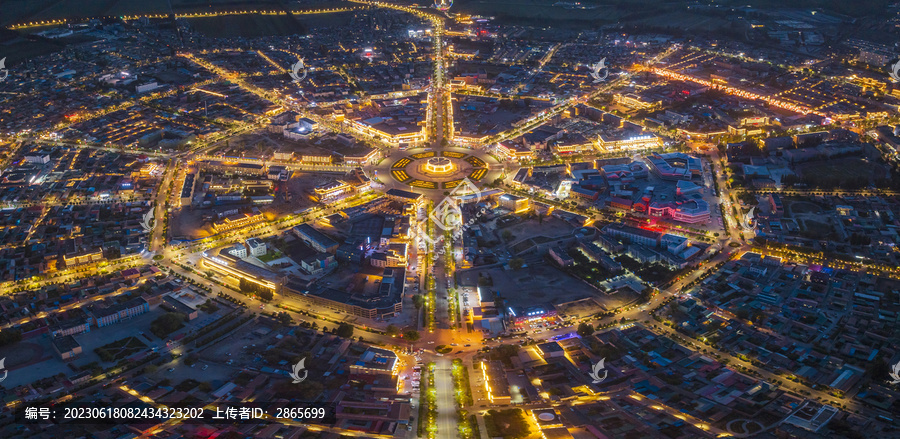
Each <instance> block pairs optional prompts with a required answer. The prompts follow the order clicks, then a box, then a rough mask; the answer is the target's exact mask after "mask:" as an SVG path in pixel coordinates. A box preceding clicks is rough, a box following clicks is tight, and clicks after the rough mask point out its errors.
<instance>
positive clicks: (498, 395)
mask: <svg viewBox="0 0 900 439" xmlns="http://www.w3.org/2000/svg"><path fill="white" fill-rule="evenodd" d="M481 375H482V377H483V378H484V387H485V390H487V394H488V399H489V400H490V401H491V402H492V403H494V404H509V401H510V397H511V395H510V392H509V381H508V380H507V379H506V370H504V369H503V363H502V362H500V361H482V362H481Z"/></svg>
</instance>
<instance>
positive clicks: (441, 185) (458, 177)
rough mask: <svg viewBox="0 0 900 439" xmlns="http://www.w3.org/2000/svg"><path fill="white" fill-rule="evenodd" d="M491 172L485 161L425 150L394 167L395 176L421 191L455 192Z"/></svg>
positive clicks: (392, 171) (469, 155) (392, 174)
mask: <svg viewBox="0 0 900 439" xmlns="http://www.w3.org/2000/svg"><path fill="white" fill-rule="evenodd" d="M487 172H488V164H487V163H486V162H485V161H484V160H482V159H481V158H479V157H477V156H475V155H473V154H467V153H463V152H457V151H425V152H420V153H416V154H409V155H407V156H404V157H401V158H400V159H399V160H397V161H395V162H394V163H393V164H392V165H391V176H392V177H394V179H395V180H397V181H399V182H400V183H403V184H406V185H409V186H412V187H416V188H421V189H453V188H455V187H457V186H459V184H460V183H462V182H463V180H465V179H469V181H471V182H473V183H475V182H478V181H481V180H482V179H483V178H484V177H485V175H486V174H487Z"/></svg>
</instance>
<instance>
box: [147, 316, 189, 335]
mask: <svg viewBox="0 0 900 439" xmlns="http://www.w3.org/2000/svg"><path fill="white" fill-rule="evenodd" d="M184 317H185V316H184V314H182V313H178V312H169V313H165V314H163V315H161V316H159V317H157V318H156V320H154V321H153V322H151V323H150V332H152V333H153V334H154V335H156V336H157V337H159V338H166V337H168V336H169V334H171V333H173V332H175V331H177V330H179V329H181V327H182V326H184V324H183V323H182V322H184Z"/></svg>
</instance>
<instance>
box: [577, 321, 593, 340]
mask: <svg viewBox="0 0 900 439" xmlns="http://www.w3.org/2000/svg"><path fill="white" fill-rule="evenodd" d="M577 332H578V335H580V336H581V337H582V338H584V337H588V336H590V335H592V334H593V333H594V327H593V326H591V325H590V324H589V323H580V324H579V325H578V330H577Z"/></svg>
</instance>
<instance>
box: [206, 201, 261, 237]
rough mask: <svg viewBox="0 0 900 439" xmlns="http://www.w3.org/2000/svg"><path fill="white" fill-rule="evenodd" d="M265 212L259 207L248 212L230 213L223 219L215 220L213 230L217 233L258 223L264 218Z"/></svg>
mask: <svg viewBox="0 0 900 439" xmlns="http://www.w3.org/2000/svg"><path fill="white" fill-rule="evenodd" d="M264 219H265V217H263V214H262V213H261V212H260V211H259V209H257V208H255V207H254V208H253V209H251V210H250V212H248V213H236V214H232V215H228V216H226V217H225V218H222V219H221V220H218V221H215V222H213V225H212V227H213V230H215V231H216V233H221V232H225V231H228V230H234V229H237V228H240V227H246V226H249V225H251V224H255V223H258V222H260V221H262V220H264Z"/></svg>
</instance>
